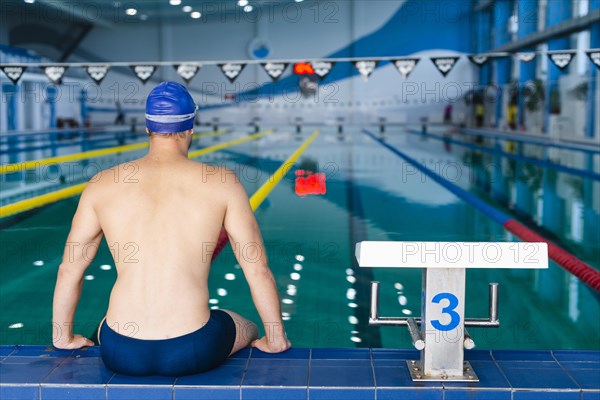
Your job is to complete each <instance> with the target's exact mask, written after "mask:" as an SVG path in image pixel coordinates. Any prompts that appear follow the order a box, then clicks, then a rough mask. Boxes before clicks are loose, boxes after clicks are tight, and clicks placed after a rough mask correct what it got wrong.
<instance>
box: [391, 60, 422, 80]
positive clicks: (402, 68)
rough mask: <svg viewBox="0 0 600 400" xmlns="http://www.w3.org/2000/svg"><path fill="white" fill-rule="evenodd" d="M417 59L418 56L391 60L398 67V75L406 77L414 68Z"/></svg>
mask: <svg viewBox="0 0 600 400" xmlns="http://www.w3.org/2000/svg"><path fill="white" fill-rule="evenodd" d="M419 60H420V59H419V58H401V59H399V60H393V63H394V65H395V66H396V68H397V69H398V72H400V75H402V76H403V77H404V79H406V78H408V76H409V75H410V73H411V72H412V71H413V69H415V67H416V66H417V63H418V62H419Z"/></svg>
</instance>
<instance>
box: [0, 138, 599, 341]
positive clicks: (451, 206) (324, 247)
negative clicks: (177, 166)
mask: <svg viewBox="0 0 600 400" xmlns="http://www.w3.org/2000/svg"><path fill="white" fill-rule="evenodd" d="M320 129H321V134H320V135H319V136H318V137H317V139H316V140H315V141H314V142H313V143H312V145H311V146H310V147H309V148H308V149H307V150H306V151H305V152H304V153H303V154H302V156H301V157H300V159H299V160H298V162H297V164H296V167H297V168H301V169H304V170H311V171H315V172H323V173H325V174H326V185H327V190H326V193H325V194H324V195H306V196H299V195H297V194H296V192H295V180H296V174H295V171H294V170H293V169H291V170H290V171H289V172H288V173H287V175H286V176H285V178H284V179H283V180H282V181H281V183H280V184H279V185H277V186H276V187H275V189H274V190H273V192H272V193H271V194H270V195H269V197H268V198H267V199H266V200H265V202H264V203H263V204H262V205H261V206H260V207H259V209H257V210H256V213H255V215H256V217H257V219H258V222H259V225H260V227H261V231H262V234H263V239H264V241H265V245H266V248H267V252H268V257H269V261H270V262H269V263H270V266H271V269H272V270H273V272H274V275H275V278H276V281H277V284H278V288H279V293H280V296H281V298H282V312H283V315H284V320H285V324H286V331H287V333H288V336H289V338H290V340H291V341H292V343H293V345H294V346H297V347H410V346H411V342H410V336H409V334H408V331H407V329H406V328H405V327H370V326H368V310H369V298H370V282H371V281H373V280H377V281H380V282H381V289H380V290H381V299H380V307H381V309H380V314H381V315H385V316H417V317H418V316H419V315H420V291H421V271H420V270H417V269H414V270H413V269H385V268H368V269H364V268H363V269H361V268H358V267H357V264H356V260H355V258H354V245H355V243H357V242H359V241H363V240H404V241H514V240H518V239H515V238H514V237H513V236H512V235H510V234H508V233H507V232H506V231H505V230H504V229H503V228H502V227H501V226H499V225H498V224H496V223H495V222H493V221H492V220H490V219H489V218H488V217H487V216H486V215H484V214H482V213H481V212H479V211H477V210H476V209H474V208H473V207H472V206H470V205H469V204H467V203H465V202H464V201H462V200H460V199H459V198H457V197H456V196H455V195H453V194H452V193H450V192H449V191H448V190H446V189H445V188H443V187H441V186H440V185H439V184H437V183H435V182H433V181H431V180H430V179H429V178H426V177H424V176H423V175H421V174H420V173H417V172H415V170H414V168H413V167H412V166H410V165H409V164H407V163H406V162H404V161H403V160H402V159H400V158H399V157H397V156H396V155H395V154H393V153H392V152H390V151H389V150H387V149H386V148H384V147H383V146H382V145H381V144H379V143H377V142H376V141H374V140H373V139H371V138H369V137H368V136H367V135H365V134H363V133H362V131H361V129H360V128H359V127H345V129H344V133H343V134H339V133H338V132H337V127H320ZM312 131H313V130H312V129H311V128H308V127H305V128H304V130H303V133H302V134H296V133H295V131H294V129H292V128H288V129H285V128H279V129H278V130H277V131H276V132H275V133H273V134H271V135H267V136H266V137H264V138H262V139H260V140H256V141H251V142H246V143H243V144H241V145H237V146H233V147H230V148H227V149H225V150H222V151H219V152H215V153H211V154H209V155H206V156H202V157H200V158H199V161H202V162H207V163H215V164H219V165H224V166H226V167H228V168H230V169H232V170H234V171H235V172H236V173H237V174H238V176H239V177H240V179H241V180H242V182H243V183H244V186H245V187H246V189H247V191H248V193H249V194H250V195H251V194H252V193H254V192H255V191H256V190H257V189H258V188H259V187H260V186H261V185H262V184H263V183H264V182H266V181H267V180H268V179H269V176H270V175H271V174H272V173H273V172H274V171H275V169H276V168H277V167H279V165H280V164H281V163H282V162H283V161H284V160H285V159H287V157H289V156H290V155H291V154H292V153H293V152H294V151H295V150H296V149H297V148H298V147H299V146H300V145H301V144H302V142H303V141H304V140H305V139H306V138H307V137H308V135H309V134H310V133H312ZM245 134H247V132H241V131H240V132H238V133H237V135H238V136H243V135H245ZM235 135H236V134H228V135H221V136H218V137H214V138H206V139H202V141H201V144H202V145H205V146H209V145H212V144H215V143H219V142H222V141H228V140H231V139H232V138H233V137H236V136H235ZM385 138H386V141H388V142H389V143H390V144H392V145H393V146H396V147H398V148H399V149H401V150H402V151H404V152H406V153H407V154H408V155H409V156H411V157H413V158H415V159H417V160H419V161H420V162H422V163H425V164H426V165H428V166H430V167H432V168H434V167H435V168H439V171H440V172H441V173H442V175H444V174H450V173H452V177H451V179H452V180H453V181H454V182H455V183H457V184H459V185H460V186H462V187H463V188H466V189H468V190H470V191H472V192H473V193H476V194H478V195H479V196H481V197H484V198H486V200H488V201H489V202H492V203H494V204H495V205H496V206H497V207H499V208H502V209H503V210H504V211H505V212H509V213H515V215H517V214H518V215H519V217H520V218H523V219H524V220H527V221H528V223H530V224H536V223H538V224H539V225H541V226H542V228H543V229H544V232H545V233H546V234H547V235H552V238H553V239H555V240H557V241H559V242H560V243H561V244H562V245H564V246H566V247H567V248H568V249H569V250H570V251H571V252H573V253H574V254H575V255H576V256H578V257H580V258H581V259H583V260H584V261H586V262H588V263H589V264H590V265H592V266H593V267H595V268H600V247H599V245H598V243H597V241H596V237H595V236H594V235H595V234H596V233H595V230H594V229H591V228H589V222H586V221H588V218H597V216H598V207H599V206H598V205H594V202H593V201H590V199H591V198H592V197H593V196H592V194H594V193H595V194H596V196H595V197H594V198H596V199H597V198H598V195H597V193H598V191H599V190H600V188H599V186H598V182H597V181H589V180H588V179H586V178H580V177H574V176H568V175H567V174H563V173H556V172H554V171H549V170H545V169H543V168H539V167H534V168H533V170H532V171H533V172H532V173H533V174H534V175H535V177H536V179H534V180H532V181H531V182H526V186H527V187H528V188H529V190H530V192H531V196H532V198H531V202H530V207H529V209H527V207H525V208H523V207H521V209H518V207H516V206H515V204H514V203H515V202H514V201H511V199H513V200H514V191H515V187H516V186H517V185H519V184H520V183H519V182H520V181H518V179H513V178H512V175H511V174H502V185H501V186H502V188H504V190H505V193H504V196H500V197H499V196H498V191H497V190H496V191H491V190H490V187H492V186H493V187H495V188H496V189H497V188H498V187H499V186H498V184H497V183H496V185H495V186H494V182H491V181H490V178H489V177H486V176H485V174H484V173H481V165H484V164H485V160H486V157H487V155H485V154H479V153H478V152H477V151H474V150H471V149H468V148H461V147H460V146H448V145H447V144H444V143H443V142H441V141H437V140H430V139H427V138H424V137H420V136H418V135H412V134H408V133H407V132H406V131H405V130H403V129H401V128H388V129H387V131H386V134H385ZM140 154H141V153H140ZM132 156H139V154H129V155H127V156H126V155H122V156H115V157H113V162H114V163H117V162H122V161H124V160H125V158H124V157H132ZM477 157H478V161H477V162H473V159H474V158H477ZM496 161H497V160H496ZM502 163H503V164H502V165H503V166H504V165H507V164H508V161H502ZM509 167H510V166H508V167H506V168H509ZM503 168H504V167H503ZM457 171H458V172H457ZM446 177H448V178H449V179H450V177H449V175H448V176H446ZM557 182H558V183H557ZM561 182H562V183H561ZM564 182H568V184H566V185H567V186H568V187H572V188H579V191H578V192H577V193H580V195H579V197H577V196H575V197H574V200H572V198H573V196H572V194H571V193H565V192H563V191H562V189H561V188H562V187H563V186H564V185H565V184H564ZM561 184H563V186H560V185H561ZM549 188H554V189H555V190H549ZM556 188H558V189H559V190H558V191H557V190H556ZM590 190H591V191H592V194H589V191H590ZM549 196H554V197H553V198H552V199H554V200H556V199H555V198H557V199H558V200H560V201H558V200H556V201H554V204H555V205H554V206H553V208H550V210H552V213H550V215H549V213H548V212H546V215H545V216H543V215H541V212H540V211H538V210H539V209H540V208H541V209H544V202H545V201H548V198H549ZM77 201H78V198H71V199H67V200H64V201H61V202H58V203H54V204H51V205H49V206H46V207H43V208H41V209H38V210H35V211H34V212H30V213H26V214H24V215H21V216H19V217H18V218H7V219H5V220H4V221H0V224H1V225H0V226H1V228H2V229H1V231H0V235H1V241H2V242H1V245H2V252H1V257H2V259H1V260H0V261H1V262H0V309H1V311H2V312H1V314H0V323H1V327H0V328H1V333H2V335H1V337H0V344H49V343H50V342H51V336H52V325H51V306H52V294H53V290H54V283H55V279H56V270H57V267H58V265H59V263H60V259H61V255H62V247H63V245H64V242H65V240H66V236H67V234H68V230H69V228H70V222H71V218H72V216H73V214H74V211H75V208H76V206H77ZM573 202H575V203H577V205H576V206H573V205H572V203H573ZM556 204H559V205H558V206H556ZM520 206H522V204H520ZM594 207H595V208H594ZM547 208H548V207H547ZM528 210H529V211H528ZM573 210H576V211H573ZM528 212H529V214H527V213H528ZM574 214H575V215H574ZM584 217H585V218H584ZM556 219H558V220H560V221H561V222H560V223H557V222H556V221H555V220H556ZM165 268H168V266H165ZM115 277H116V272H115V269H114V264H113V261H112V258H111V256H110V252H109V251H108V248H107V247H106V243H103V247H102V248H101V250H100V251H99V252H98V256H97V258H96V259H95V260H94V262H93V263H92V265H91V266H90V267H89V268H88V270H87V271H86V279H85V281H84V286H83V293H82V297H81V300H80V303H79V307H78V309H77V313H76V316H75V321H76V328H75V331H76V332H79V333H82V334H85V335H87V336H91V335H93V333H94V331H95V330H96V328H97V325H98V323H99V322H100V320H101V319H102V317H103V316H104V314H105V311H106V308H107V304H108V296H109V293H110V289H111V286H112V284H113V282H114V280H115ZM489 282H498V283H499V284H500V290H499V291H500V296H499V312H500V314H499V315H500V320H501V327H500V328H499V329H474V328H473V329H470V330H469V331H470V334H471V336H472V337H473V338H474V340H475V343H476V345H477V347H478V348H486V349H487V348H490V349H503V348H506V349H509V348H510V349H573V348H577V349H600V307H599V299H598V297H597V296H596V295H595V294H594V293H592V291H591V290H589V289H588V288H587V287H586V286H585V285H584V284H582V283H581V282H579V281H578V280H577V278H574V277H573V276H571V275H570V274H569V273H567V272H566V271H564V270H563V269H562V268H561V267H560V266H557V265H556V264H554V263H552V262H551V264H550V267H549V269H548V270H522V271H513V270H500V269H498V270H482V269H473V270H469V271H467V294H466V316H467V317H487V308H488V304H487V293H488V283H489ZM209 287H210V290H211V306H212V307H219V308H224V309H231V310H234V311H236V312H238V313H240V314H242V315H244V316H246V317H248V318H250V319H252V320H254V321H256V322H259V321H260V320H259V317H258V314H257V312H256V310H255V308H254V306H253V304H252V301H251V297H250V292H249V289H248V285H247V283H246V282H245V280H244V277H243V273H242V271H241V269H240V267H239V265H238V264H237V262H236V260H235V258H234V256H233V254H232V251H231V249H230V247H229V246H228V247H226V248H225V249H224V250H223V252H222V253H221V254H220V255H219V257H218V258H217V259H216V260H215V262H214V263H213V267H212V270H211V274H210V281H209Z"/></svg>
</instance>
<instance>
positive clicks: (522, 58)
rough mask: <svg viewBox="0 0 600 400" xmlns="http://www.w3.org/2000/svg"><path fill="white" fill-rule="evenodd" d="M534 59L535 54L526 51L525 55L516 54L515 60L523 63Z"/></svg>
mask: <svg viewBox="0 0 600 400" xmlns="http://www.w3.org/2000/svg"><path fill="white" fill-rule="evenodd" d="M534 58H535V53H534V52H533V51H528V52H525V53H517V60H519V61H523V62H526V63H528V62H531V60H533V59H534Z"/></svg>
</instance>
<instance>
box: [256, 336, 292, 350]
mask: <svg viewBox="0 0 600 400" xmlns="http://www.w3.org/2000/svg"><path fill="white" fill-rule="evenodd" d="M252 347H256V348H257V349H259V350H260V351H264V352H265V353H281V352H284V351H286V350H287V349H289V348H290V347H292V344H291V343H290V341H289V340H287V338H283V339H281V340H269V339H267V337H266V336H264V337H262V338H261V339H256V340H255V341H253V342H252Z"/></svg>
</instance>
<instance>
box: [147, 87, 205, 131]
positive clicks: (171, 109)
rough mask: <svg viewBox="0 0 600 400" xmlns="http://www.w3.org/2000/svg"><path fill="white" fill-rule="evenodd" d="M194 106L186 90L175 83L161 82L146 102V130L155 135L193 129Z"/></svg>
mask: <svg viewBox="0 0 600 400" xmlns="http://www.w3.org/2000/svg"><path fill="white" fill-rule="evenodd" d="M195 113H196V104H194V99H192V96H190V94H189V92H188V91H187V89H186V88H185V87H184V86H183V85H181V84H179V83H176V82H161V83H160V84H159V85H158V86H156V87H155V88H154V89H152V91H151V92H150V94H149V95H148V99H147V100H146V128H148V129H149V130H150V131H152V132H156V133H177V132H183V131H187V130H189V129H192V128H193V127H194V115H195Z"/></svg>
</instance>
